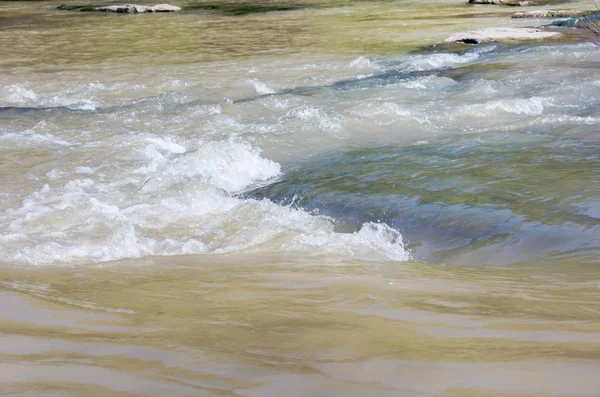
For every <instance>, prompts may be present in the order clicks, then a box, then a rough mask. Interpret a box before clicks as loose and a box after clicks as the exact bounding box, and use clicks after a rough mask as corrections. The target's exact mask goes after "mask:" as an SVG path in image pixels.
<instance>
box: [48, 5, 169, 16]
mask: <svg viewBox="0 0 600 397" xmlns="http://www.w3.org/2000/svg"><path fill="white" fill-rule="evenodd" d="M57 8H58V9H59V10H79V11H101V12H116V13H120V14H143V13H149V12H176V11H181V7H178V6H174V5H171V4H157V5H154V6H142V5H139V4H123V5H112V6H103V7H78V6H67V5H65V4H61V5H59V6H58V7H57Z"/></svg>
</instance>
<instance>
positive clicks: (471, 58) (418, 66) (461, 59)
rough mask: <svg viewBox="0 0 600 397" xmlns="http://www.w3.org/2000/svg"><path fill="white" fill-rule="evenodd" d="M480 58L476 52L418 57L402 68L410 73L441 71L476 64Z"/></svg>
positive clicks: (405, 63)
mask: <svg viewBox="0 0 600 397" xmlns="http://www.w3.org/2000/svg"><path fill="white" fill-rule="evenodd" d="M479 57H480V53H479V52H475V51H473V52H468V53H466V54H463V55H459V54H451V53H450V54H431V55H417V56H414V57H412V58H411V59H409V60H408V61H405V62H404V63H402V64H401V65H400V68H401V69H403V70H406V71H408V72H416V71H425V70H432V69H441V68H448V67H453V66H458V65H463V64H466V63H470V62H475V61H476V60H478V59H479Z"/></svg>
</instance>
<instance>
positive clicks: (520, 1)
mask: <svg viewBox="0 0 600 397" xmlns="http://www.w3.org/2000/svg"><path fill="white" fill-rule="evenodd" d="M469 4H496V5H505V6H531V5H534V3H533V2H531V1H528V0H469Z"/></svg>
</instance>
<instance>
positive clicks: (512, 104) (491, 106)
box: [485, 97, 544, 116]
mask: <svg viewBox="0 0 600 397" xmlns="http://www.w3.org/2000/svg"><path fill="white" fill-rule="evenodd" d="M485 109H486V110H487V111H495V110H502V111H504V112H507V113H513V114H524V115H527V116H539V115H540V114H542V113H543V112H544V98H539V97H531V98H527V99H503V100H500V101H492V102H488V103H486V104H485Z"/></svg>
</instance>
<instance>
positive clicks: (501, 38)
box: [445, 27, 562, 44]
mask: <svg viewBox="0 0 600 397" xmlns="http://www.w3.org/2000/svg"><path fill="white" fill-rule="evenodd" d="M560 37H562V34H560V33H558V32H546V31H543V30H541V29H531V28H504V27H502V28H484V29H476V30H469V31H466V32H458V33H453V34H451V35H450V36H448V38H447V39H446V40H445V42H447V43H448V42H454V43H466V44H479V43H494V42H506V41H521V40H544V39H550V38H560Z"/></svg>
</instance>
